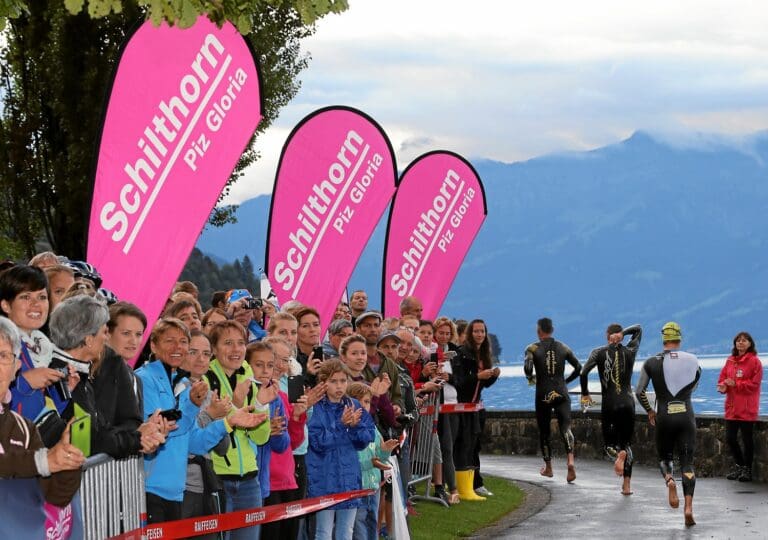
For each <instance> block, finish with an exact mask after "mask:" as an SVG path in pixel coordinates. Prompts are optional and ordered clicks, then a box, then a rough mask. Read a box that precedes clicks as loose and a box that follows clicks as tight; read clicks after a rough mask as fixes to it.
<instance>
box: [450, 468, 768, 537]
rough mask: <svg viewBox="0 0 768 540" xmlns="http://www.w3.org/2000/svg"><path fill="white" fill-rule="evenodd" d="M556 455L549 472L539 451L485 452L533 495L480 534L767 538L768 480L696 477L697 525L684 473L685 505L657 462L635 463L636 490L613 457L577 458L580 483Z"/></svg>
mask: <svg viewBox="0 0 768 540" xmlns="http://www.w3.org/2000/svg"><path fill="white" fill-rule="evenodd" d="M552 463H553V468H554V472H555V476H554V478H545V477H543V476H540V475H539V469H540V468H541V466H542V464H543V462H542V460H541V459H540V458H534V457H531V456H482V458H481V470H482V471H483V473H484V474H489V475H493V476H500V477H503V478H509V479H512V480H518V481H520V485H521V487H523V488H524V489H525V491H526V493H527V494H528V498H529V501H528V503H527V504H526V505H524V507H523V508H521V509H520V510H518V511H516V512H514V513H513V514H512V515H510V516H509V517H508V518H507V519H505V520H503V521H502V522H500V523H499V524H498V525H497V526H495V527H493V528H491V529H488V530H486V531H483V533H482V534H480V535H478V537H479V538H578V539H581V540H585V539H592V538H611V539H628V538H644V539H651V538H654V539H655V538H718V539H719V538H723V539H726V538H768V485H766V484H760V483H754V482H752V483H741V482H736V481H729V480H726V479H725V478H697V480H696V492H695V495H694V499H693V513H694V517H695V519H696V525H694V526H693V527H686V526H685V524H684V521H683V494H682V483H681V482H680V479H679V473H677V474H676V475H677V476H678V478H677V489H678V495H679V497H680V507H679V508H677V509H673V508H670V506H669V504H668V502H667V489H666V487H665V485H664V481H663V479H662V477H661V473H659V471H658V469H655V468H651V467H647V466H636V467H635V468H634V471H633V475H632V490H633V492H634V493H633V494H632V495H630V496H624V495H622V494H621V478H620V477H617V476H616V475H615V474H614V473H613V464H612V463H611V462H609V461H597V460H578V459H577V461H576V473H577V477H576V481H575V482H574V483H573V484H568V483H567V482H566V481H565V473H566V470H565V460H564V459H562V458H561V459H557V458H555V459H553V462H552ZM465 504H470V503H465ZM471 504H482V503H471Z"/></svg>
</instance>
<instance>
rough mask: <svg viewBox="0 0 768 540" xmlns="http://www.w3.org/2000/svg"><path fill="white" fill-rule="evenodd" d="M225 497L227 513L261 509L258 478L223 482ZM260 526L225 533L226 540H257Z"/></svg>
mask: <svg viewBox="0 0 768 540" xmlns="http://www.w3.org/2000/svg"><path fill="white" fill-rule="evenodd" d="M222 483H223V484H224V493H226V495H227V512H234V511H235V510H249V509H251V508H259V507H261V486H260V485H259V478H258V476H254V477H253V478H249V479H248V480H223V481H222ZM260 533H261V526H260V525H257V526H255V527H244V528H242V529H235V530H233V531H229V532H227V533H226V535H225V536H224V538H225V539H226V540H258V538H259V534H260Z"/></svg>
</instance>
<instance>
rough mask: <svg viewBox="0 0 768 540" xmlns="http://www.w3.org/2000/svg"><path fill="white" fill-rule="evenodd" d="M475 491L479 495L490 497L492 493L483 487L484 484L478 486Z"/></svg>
mask: <svg viewBox="0 0 768 540" xmlns="http://www.w3.org/2000/svg"><path fill="white" fill-rule="evenodd" d="M475 493H477V494H478V495H480V496H481V497H491V496H493V493H491V492H490V491H488V490H487V489H485V486H480V487H479V488H477V489H476V490H475Z"/></svg>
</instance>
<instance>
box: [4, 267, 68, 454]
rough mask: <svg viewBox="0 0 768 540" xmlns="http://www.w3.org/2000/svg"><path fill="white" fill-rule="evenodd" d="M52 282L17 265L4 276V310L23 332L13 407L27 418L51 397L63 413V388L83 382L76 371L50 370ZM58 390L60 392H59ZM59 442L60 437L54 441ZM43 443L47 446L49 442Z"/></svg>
mask: <svg viewBox="0 0 768 540" xmlns="http://www.w3.org/2000/svg"><path fill="white" fill-rule="evenodd" d="M48 308H49V304H48V280H47V279H46V277H45V273H43V271H42V270H40V269H39V268H36V267H34V266H23V265H20V266H14V267H11V268H9V269H7V270H5V271H4V272H3V273H2V274H0V309H2V312H3V314H4V315H5V316H6V317H8V318H9V319H10V320H11V322H13V323H14V324H15V325H16V327H17V328H18V329H19V335H20V336H21V350H20V354H19V360H20V364H21V365H20V371H19V372H18V373H17V376H16V379H15V380H14V382H13V383H12V384H11V393H12V395H13V398H12V401H11V406H12V408H13V410H14V411H16V412H18V413H21V414H22V416H24V417H26V418H32V419H35V418H37V417H38V415H39V414H40V413H41V412H42V411H43V409H44V408H45V402H46V398H50V399H51V400H52V401H53V403H54V405H55V406H56V409H57V410H58V411H59V412H63V411H64V409H65V408H66V406H67V404H68V403H69V401H68V399H67V396H66V395H65V394H66V390H64V389H63V388H62V387H61V385H58V386H57V383H59V382H62V384H63V385H66V386H67V387H68V389H69V390H70V391H71V390H72V389H74V387H75V385H76V384H77V381H78V380H79V378H78V376H77V374H76V373H75V370H74V369H69V370H61V371H59V370H56V369H50V368H49V364H50V363H51V354H52V352H53V345H52V344H51V342H50V340H49V339H48V337H47V336H46V335H45V334H43V333H42V332H41V331H40V329H41V328H42V327H43V325H45V322H46V320H47V319H48ZM57 388H58V390H57ZM57 440H58V436H56V438H55V439H54V441H53V442H55V441H57ZM43 441H44V442H46V443H47V441H46V439H45V438H43Z"/></svg>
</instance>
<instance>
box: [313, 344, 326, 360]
mask: <svg viewBox="0 0 768 540" xmlns="http://www.w3.org/2000/svg"><path fill="white" fill-rule="evenodd" d="M312 358H314V359H315V360H320V361H321V362H322V361H323V360H325V355H324V354H323V346H322V345H318V346H317V347H315V348H313V349H312Z"/></svg>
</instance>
